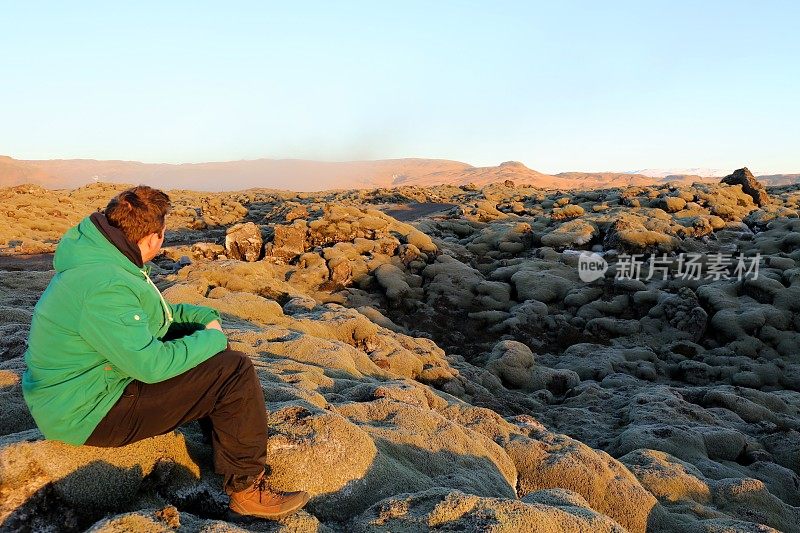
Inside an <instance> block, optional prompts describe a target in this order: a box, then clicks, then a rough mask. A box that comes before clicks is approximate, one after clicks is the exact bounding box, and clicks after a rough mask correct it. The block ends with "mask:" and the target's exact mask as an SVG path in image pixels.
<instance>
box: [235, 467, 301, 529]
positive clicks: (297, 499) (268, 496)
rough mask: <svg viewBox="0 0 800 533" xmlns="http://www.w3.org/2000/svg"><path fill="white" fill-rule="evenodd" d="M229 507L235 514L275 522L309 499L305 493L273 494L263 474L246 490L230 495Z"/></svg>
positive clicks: (297, 508)
mask: <svg viewBox="0 0 800 533" xmlns="http://www.w3.org/2000/svg"><path fill="white" fill-rule="evenodd" d="M230 496H231V503H230V505H229V507H230V508H231V510H232V511H234V512H235V513H238V514H240V515H245V516H258V517H261V518H269V519H272V520H277V519H278V518H283V517H284V516H288V515H290V514H292V513H293V512H295V511H297V510H299V509H300V508H301V507H303V506H304V505H305V504H306V503H307V502H308V498H309V494H308V493H307V492H305V491H302V490H300V491H296V492H273V491H272V490H271V489H270V488H269V487H268V486H267V480H266V478H265V477H264V474H261V475H259V476H258V477H257V478H256V480H255V482H254V483H253V484H252V485H250V486H249V487H248V488H246V489H244V490H241V491H239V492H232V493H231V495H230Z"/></svg>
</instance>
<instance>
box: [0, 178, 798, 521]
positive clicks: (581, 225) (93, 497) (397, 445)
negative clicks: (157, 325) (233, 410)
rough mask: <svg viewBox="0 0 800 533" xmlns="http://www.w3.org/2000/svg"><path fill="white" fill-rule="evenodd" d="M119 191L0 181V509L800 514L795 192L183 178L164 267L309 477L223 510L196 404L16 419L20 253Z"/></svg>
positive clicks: (654, 517)
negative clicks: (304, 499) (85, 436)
mask: <svg viewBox="0 0 800 533" xmlns="http://www.w3.org/2000/svg"><path fill="white" fill-rule="evenodd" d="M122 188H124V187H122V186H116V185H114V186H109V185H104V184H95V185H91V186H88V187H84V188H81V189H76V190H74V191H51V190H46V189H42V188H39V187H36V186H17V187H13V188H6V189H0V253H2V255H0V396H1V397H2V407H3V409H1V410H0V501H1V502H2V503H1V504H0V529H9V530H51V531H79V530H86V529H89V530H92V531H129V530H141V531H167V530H175V529H178V530H181V531H240V530H253V531H331V532H338V531H347V532H349V531H357V532H366V531H428V530H443V531H453V530H458V531H476V530H477V531H497V532H499V531H508V532H518V531H625V530H627V531H646V530H647V531H707V532H723V531H725V532H733V531H742V532H745V531H747V532H750V531H759V532H760V531H774V530H779V531H800V525H798V524H800V268H798V261H800V250H798V245H799V244H800V232H798V230H800V219H798V201H800V187H798V186H786V187H780V188H770V189H768V190H765V189H763V188H761V187H760V186H759V184H758V183H757V182H755V180H753V179H752V178H751V176H750V175H749V173H748V172H746V171H744V170H742V171H737V173H736V174H734V175H732V176H730V177H728V178H726V179H724V180H723V183H718V184H709V183H697V184H695V185H692V186H686V185H681V186H673V185H670V184H665V185H659V186H649V187H627V188H613V189H600V190H585V191H556V190H543V189H537V188H533V187H517V186H515V184H514V183H512V182H508V181H507V182H505V183H496V184H491V185H487V186H484V187H475V186H469V185H466V186H461V187H454V186H440V187H430V188H419V187H404V188H397V189H376V190H371V191H349V192H330V193H303V194H294V193H285V192H275V191H267V190H248V191H240V192H233V193H218V194H207V193H205V194H204V193H199V192H192V191H171V192H170V195H171V197H172V198H173V202H174V204H175V208H174V210H173V212H172V213H171V214H170V216H169V219H168V224H169V227H170V228H171V231H170V232H168V235H167V243H166V249H165V253H164V254H163V255H162V256H160V257H158V258H156V260H155V267H154V272H155V273H156V274H157V276H156V280H157V283H158V285H159V286H160V287H161V289H162V290H163V291H164V294H165V296H166V297H167V298H168V299H170V300H171V301H174V302H179V301H180V302H191V303H198V304H203V305H209V306H213V307H215V308H217V309H219V310H220V311H221V312H222V314H223V321H224V324H223V325H224V328H225V330H226V333H227V334H228V335H229V338H230V339H231V343H232V345H233V346H234V347H235V348H237V349H240V350H242V351H244V352H246V353H247V354H249V355H250V356H251V357H252V359H253V361H254V363H255V366H256V368H257V370H258V373H259V376H260V378H261V382H262V384H263V388H264V394H265V397H266V400H267V403H268V407H269V409H270V438H269V442H268V451H269V463H270V467H271V475H270V480H271V483H272V484H273V486H275V487H276V488H278V489H284V490H295V489H303V490H307V491H309V492H310V493H311V494H312V499H311V501H310V503H309V504H308V506H307V508H306V510H304V511H302V512H300V513H298V514H296V515H294V516H292V517H289V518H287V519H284V520H283V521H281V522H259V521H241V520H240V521H234V519H233V518H232V517H231V516H230V515H229V514H227V512H226V508H225V503H226V502H225V498H224V496H223V494H222V492H221V489H220V483H219V476H216V475H215V474H214V473H213V472H212V467H211V459H210V450H209V448H208V447H207V446H206V445H205V444H203V442H202V438H201V436H200V432H199V429H198V428H197V427H194V425H188V426H186V427H184V428H182V429H181V430H180V431H179V432H175V433H173V434H170V435H165V436H161V437H157V438H153V439H147V440H145V441H141V442H139V443H136V444H133V445H131V446H128V447H126V448H123V449H116V450H106V449H97V448H91V447H71V446H67V445H63V444H59V443H57V442H48V441H44V440H42V438H41V435H40V434H39V432H38V431H37V430H36V428H35V425H34V423H33V420H32V419H31V417H30V415H29V414H28V412H27V409H26V407H25V404H24V402H23V400H22V396H21V391H20V385H19V381H20V375H21V373H22V371H23V368H24V362H23V359H22V354H23V352H24V349H25V339H26V336H27V332H28V328H29V325H30V319H31V313H32V308H33V305H34V304H35V302H36V300H37V299H38V297H39V295H40V294H41V292H42V290H43V289H44V288H45V287H46V285H47V283H48V282H49V279H50V278H51V276H52V275H53V272H52V271H50V270H49V269H50V268H51V267H50V265H49V261H48V257H49V256H48V255H29V254H48V253H51V252H52V251H53V250H54V247H55V245H56V243H57V241H58V238H59V236H60V235H61V234H62V233H63V232H64V231H65V230H66V229H67V228H68V227H70V226H71V225H73V224H75V223H76V222H77V221H78V220H79V219H80V218H82V217H83V216H85V215H87V214H88V213H90V212H91V211H93V210H95V209H97V208H101V207H103V206H105V203H106V202H107V200H108V199H109V197H110V196H112V195H113V194H114V193H115V192H116V191H118V190H121V189H122ZM584 250H585V251H594V252H595V254H596V257H600V256H602V259H603V260H604V261H607V263H608V269H607V270H606V271H605V273H604V274H603V275H600V276H599V277H598V278H597V279H594V280H591V281H584V280H583V278H582V277H581V275H580V272H581V271H580V269H579V263H580V262H581V260H582V258H581V255H580V251H584ZM739 254H742V257H743V258H744V259H743V260H740V261H739V263H737V261H736V258H737V257H738V256H739ZM686 257H693V258H694V259H693V260H692V261H691V262H692V263H693V264H695V266H696V265H699V267H698V268H700V269H701V270H700V272H701V273H702V275H701V276H691V275H685V274H686V272H687V270H686V267H687V264H686V263H685V259H686ZM651 258H652V263H649V262H648V261H649V260H651ZM633 259H638V260H641V261H642V266H641V271H640V275H639V276H632V275H626V272H628V273H630V272H631V271H630V265H632V264H635V263H634V262H633ZM722 259H725V260H726V261H727V262H725V264H724V265H723V267H720V264H722ZM742 261H744V262H745V263H746V264H747V265H748V266H749V267H751V270H750V271H749V273H745V275H741V274H742V271H741V270H737V264H740V263H742ZM753 261H756V263H753ZM651 264H652V265H653V266H654V267H659V269H655V268H654V271H653V272H650V271H649V265H651ZM754 264H757V266H758V270H757V276H756V275H754V274H755V272H754V271H753V268H752V267H753V266H754ZM715 265H716V266H715ZM740 266H741V265H740ZM651 274H652V275H651ZM737 274H738V275H737Z"/></svg>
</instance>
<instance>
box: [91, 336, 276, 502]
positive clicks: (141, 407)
mask: <svg viewBox="0 0 800 533" xmlns="http://www.w3.org/2000/svg"><path fill="white" fill-rule="evenodd" d="M193 420H198V421H200V426H201V428H202V430H203V433H204V435H205V436H206V437H207V438H208V437H210V440H211V444H212V446H213V450H214V470H215V471H216V472H217V473H218V474H223V475H225V486H226V488H229V489H231V490H242V489H243V488H246V487H247V486H248V484H250V483H252V481H253V480H254V479H255V477H256V476H257V475H258V474H260V473H261V472H263V471H264V466H265V462H266V458H267V408H266V405H265V403H264V392H263V390H262V388H261V384H260V383H259V381H258V376H257V375H256V371H255V368H254V367H253V363H252V361H251V360H250V358H249V357H248V356H247V355H245V354H243V353H242V352H237V351H233V350H230V349H228V350H225V351H222V352H220V353H218V354H217V355H215V356H213V357H211V358H210V359H208V360H206V361H204V362H203V363H201V364H199V365H197V366H196V367H194V368H193V369H191V370H188V371H187V372H184V373H183V374H181V375H179V376H175V377H174V378H171V379H168V380H166V381H162V382H160V383H142V382H141V381H137V380H134V381H132V382H131V383H130V384H129V385H128V386H127V387H125V391H124V392H123V394H122V397H121V398H120V399H119V400H118V401H117V403H116V404H114V406H113V407H112V408H111V410H110V411H109V412H108V414H107V415H106V416H105V417H104V418H103V419H102V420H101V421H100V424H98V426H97V427H96V428H95V430H94V432H93V433H92V434H91V436H90V437H89V439H88V440H87V441H86V445H88V446H101V447H117V446H124V445H126V444H130V443H132V442H136V441H138V440H141V439H145V438H147V437H153V436H155V435H162V434H164V433H169V432H170V431H173V430H174V429H176V428H178V427H179V426H181V425H182V424H185V423H187V422H191V421H193Z"/></svg>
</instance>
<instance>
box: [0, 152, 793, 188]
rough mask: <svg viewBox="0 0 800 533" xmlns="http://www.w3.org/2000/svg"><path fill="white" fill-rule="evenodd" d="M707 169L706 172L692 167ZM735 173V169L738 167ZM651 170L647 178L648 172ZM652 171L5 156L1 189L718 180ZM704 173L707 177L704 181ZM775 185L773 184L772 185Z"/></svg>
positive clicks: (420, 162) (411, 161)
mask: <svg viewBox="0 0 800 533" xmlns="http://www.w3.org/2000/svg"><path fill="white" fill-rule="evenodd" d="M690 170H692V171H695V170H697V171H702V170H703V169H690ZM731 170H733V169H731ZM645 172H648V174H649V175H648V174H645ZM656 172H657V171H654V170H652V169H649V170H647V171H640V172H635V173H630V172H562V173H559V174H545V173H542V172H538V171H536V170H533V169H530V168H528V167H526V166H525V165H524V164H522V163H519V162H516V161H507V162H505V163H501V164H500V165H498V166H493V167H491V166H490V167H475V166H472V165H469V164H467V163H462V162H460V161H450V160H445V159H415V158H408V159H383V160H377V161H347V162H327V161H308V160H301V159H253V160H241V161H224V162H209V163H182V164H168V163H140V162H137V161H106V160H95V159H49V160H21V159H14V158H12V157H8V156H0V187H7V186H13V185H20V184H23V183H33V184H37V185H42V186H44V187H48V188H51V189H73V188H76V187H80V186H82V185H86V184H88V183H92V182H93V181H102V182H108V183H131V184H146V185H152V186H156V187H161V188H164V189H190V190H204V191H223V190H244V189H250V188H269V189H285V190H292V191H321V190H330V189H371V188H390V187H399V186H410V185H416V186H421V187H424V186H430V185H439V184H449V185H455V186H460V185H466V184H468V183H473V184H475V185H477V186H483V185H486V184H488V183H493V182H503V181H505V180H511V181H513V182H514V184H515V185H531V186H537V187H542V188H549V189H577V188H580V189H594V188H600V187H619V186H629V185H652V184H654V183H663V182H666V181H677V182H680V183H691V182H693V181H699V180H708V181H712V180H713V181H716V180H717V179H718V176H719V175H720V174H719V172H722V174H721V175H725V174H727V172H725V171H714V174H712V175H711V176H702V175H699V174H694V172H691V173H688V172H687V173H672V172H666V173H665V171H658V175H654V173H656ZM701 176H702V177H701ZM767 178H768V179H767V180H766V181H765V184H767V185H772V184H776V185H778V184H780V185H783V184H787V183H794V182H797V181H798V180H800V175H798V174H775V175H771V176H768V177H767ZM773 182H774V183H773Z"/></svg>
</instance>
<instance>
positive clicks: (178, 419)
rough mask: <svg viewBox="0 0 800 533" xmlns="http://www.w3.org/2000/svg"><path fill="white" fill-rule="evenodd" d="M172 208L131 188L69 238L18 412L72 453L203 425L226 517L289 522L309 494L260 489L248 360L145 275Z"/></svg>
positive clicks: (258, 400) (262, 452)
mask: <svg viewBox="0 0 800 533" xmlns="http://www.w3.org/2000/svg"><path fill="white" fill-rule="evenodd" d="M169 208H170V200H169V196H167V195H166V194H165V193H163V192H161V191H159V190H157V189H153V188H150V187H146V186H138V187H134V188H132V189H128V190H126V191H124V192H122V193H120V194H118V195H117V196H115V197H114V198H112V199H111V201H110V202H109V203H108V206H107V207H106V209H105V213H100V212H97V213H94V214H92V215H91V216H88V217H86V218H84V219H83V220H82V221H81V222H80V223H79V224H78V225H77V226H75V227H73V228H71V229H69V230H68V231H67V232H66V233H65V234H64V236H63V237H62V239H61V241H60V243H59V245H58V247H57V249H56V252H55V256H54V258H53V266H54V268H55V271H56V274H55V276H54V277H53V279H52V280H51V282H50V284H49V285H48V287H47V289H46V290H45V291H44V293H43V294H42V296H41V298H40V299H39V302H38V303H37V304H36V307H35V308H34V313H33V321H32V323H31V330H30V338H29V342H28V348H27V350H26V352H25V362H26V363H27V368H26V370H25V373H24V375H23V378H22V391H23V394H24V397H25V402H26V403H27V404H28V407H29V408H30V411H31V414H32V415H33V418H34V420H35V421H36V424H37V426H38V427H39V429H40V430H41V431H42V433H43V434H44V436H45V438H47V439H55V440H60V441H63V442H66V443H69V444H74V445H81V444H85V445H89V446H101V447H117V446H125V445H126V444H130V443H132V442H136V441H138V440H141V439H144V438H147V437H153V436H156V435H161V434H164V433H168V432H170V431H173V430H175V429H176V428H177V427H179V426H180V425H182V424H184V423H187V422H189V421H193V420H198V421H199V423H200V427H201V429H202V431H203V434H204V436H205V437H206V439H207V440H209V441H210V442H211V443H212V446H213V451H214V469H215V471H216V472H217V473H218V474H222V475H224V489H225V492H226V493H228V494H229V495H230V508H231V509H232V510H233V511H235V512H236V513H238V514H242V515H251V516H259V517H264V518H272V519H275V518H280V517H282V516H286V515H288V514H291V513H292V512H294V511H296V510H298V509H300V508H301V507H303V506H304V505H305V504H306V502H307V501H308V497H309V495H308V493H306V492H303V491H298V492H289V493H278V492H273V491H271V490H270V489H269V488H268V487H267V484H266V479H265V472H264V469H265V461H266V454H267V451H266V443H267V409H266V405H265V403H264V393H263V390H262V388H261V385H260V382H259V380H258V376H257V374H256V371H255V368H254V367H253V364H252V362H251V361H250V358H249V357H247V355H245V354H244V353H242V352H238V351H234V350H231V349H230V345H229V344H228V341H227V337H226V336H225V334H224V333H223V331H222V327H221V325H220V316H219V313H218V312H217V311H216V310H214V309H211V308H208V307H201V306H195V305H188V304H177V305H176V304H170V303H169V302H167V301H166V300H165V299H164V297H163V296H162V295H161V293H160V292H159V290H158V288H157V287H156V285H155V284H154V283H153V282H152V281H151V280H150V277H149V275H148V274H149V272H150V268H149V267H148V266H145V263H146V262H148V261H150V260H151V259H153V258H154V257H155V256H156V255H157V254H158V253H159V251H160V249H161V245H162V244H163V242H164V232H165V230H166V224H165V217H166V215H167V212H168V210H169Z"/></svg>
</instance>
